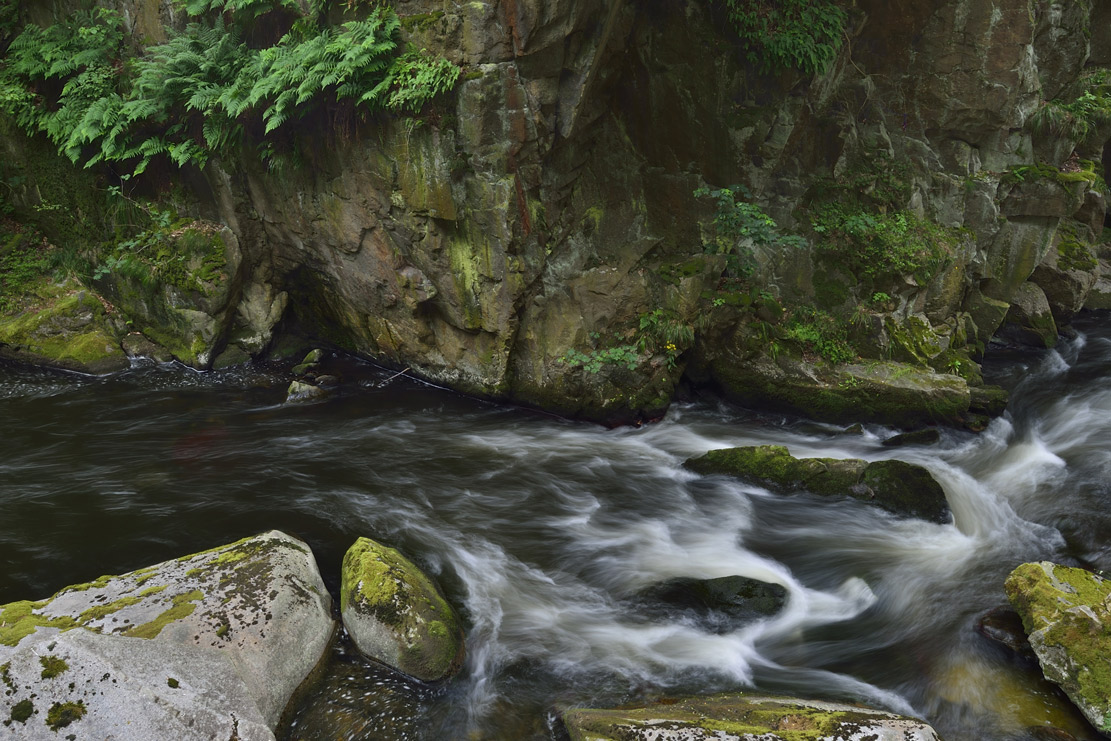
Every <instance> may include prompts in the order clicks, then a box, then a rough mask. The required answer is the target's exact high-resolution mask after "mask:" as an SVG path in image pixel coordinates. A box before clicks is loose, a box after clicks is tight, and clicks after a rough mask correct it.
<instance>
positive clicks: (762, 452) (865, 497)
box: [684, 445, 951, 523]
mask: <svg viewBox="0 0 1111 741" xmlns="http://www.w3.org/2000/svg"><path fill="white" fill-rule="evenodd" d="M684 465H685V466H686V467H687V468H689V469H691V470H692V471H695V472H696V473H700V474H703V475H711V474H723V475H727V476H737V477H740V478H744V479H750V480H756V481H760V482H761V483H764V484H770V485H771V486H772V487H773V488H775V489H778V490H780V491H793V490H798V489H804V490H806V491H809V492H811V493H814V494H819V495H822V496H840V495H845V496H851V497H853V498H854V499H859V500H861V501H865V502H868V503H870V504H874V505H876V506H877V507H880V508H882V509H885V510H887V511H888V512H891V513H892V514H896V515H899V516H900V517H919V518H921V519H924V520H930V521H932V522H941V523H944V522H948V521H949V520H950V519H951V517H950V514H949V506H948V503H947V501H946V499H945V491H944V490H943V489H942V488H941V485H940V484H938V483H937V481H935V480H934V478H933V476H931V475H930V472H929V471H927V470H926V469H924V468H922V467H921V466H916V465H914V464H913V463H905V462H903V461H894V460H892V461H876V462H874V463H869V462H867V461H862V460H858V459H856V458H846V459H838V458H795V457H794V456H792V455H791V454H790V453H789V452H787V448H785V447H783V446H782V445H758V446H754V447H743V448H723V449H721V450H711V451H710V452H708V453H706V454H705V455H703V456H700V457H698V458H691V459H689V460H688V461H687V462H686V463H685V464H684Z"/></svg>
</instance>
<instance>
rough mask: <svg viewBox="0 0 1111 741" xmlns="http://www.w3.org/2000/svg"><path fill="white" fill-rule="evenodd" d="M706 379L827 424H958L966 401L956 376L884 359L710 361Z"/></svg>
mask: <svg viewBox="0 0 1111 741" xmlns="http://www.w3.org/2000/svg"><path fill="white" fill-rule="evenodd" d="M708 370H709V374H710V376H711V377H712V378H714V380H715V381H717V382H718V383H720V384H721V386H722V387H723V389H724V390H725V392H726V394H727V395H729V396H730V397H732V398H734V399H736V400H738V401H740V402H741V403H743V404H750V405H753V406H758V407H771V408H774V409H783V410H786V411H791V412H795V413H799V414H804V415H806V416H808V417H813V418H814V419H820V420H823V421H827V422H837V423H850V422H877V423H880V424H888V425H894V426H896V427H904V428H913V427H920V426H923V425H930V424H939V423H940V424H948V425H953V424H960V423H961V420H962V417H963V415H964V414H966V413H967V412H968V409H969V405H970V403H971V393H970V391H969V386H968V382H967V381H965V379H963V378H961V377H960V376H957V375H953V374H949V373H937V372H935V371H933V370H930V369H929V368H923V367H921V366H916V365H908V364H905V363H896V362H891V361H878V360H877V361H862V362H858V363H845V364H840V365H838V364H833V363H828V362H826V361H824V360H820V359H816V360H809V361H808V360H805V359H800V358H791V357H786V356H782V355H781V356H780V357H778V358H771V357H757V358H742V357H737V356H734V355H732V354H730V353H723V354H722V355H720V356H716V357H715V358H714V359H713V360H712V361H711V362H710V367H709V369H708Z"/></svg>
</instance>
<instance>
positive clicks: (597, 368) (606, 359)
mask: <svg viewBox="0 0 1111 741" xmlns="http://www.w3.org/2000/svg"><path fill="white" fill-rule="evenodd" d="M560 362H563V363H566V364H567V365H569V366H571V367H572V368H582V369H584V370H585V371H586V372H587V373H600V372H601V370H602V368H603V367H605V366H607V365H621V366H624V367H626V368H628V369H629V370H636V367H637V365H638V364H639V363H640V357H639V355H638V354H637V347H636V345H628V344H626V345H617V346H615V347H607V348H605V349H602V350H592V351H591V352H588V353H584V352H580V351H578V350H574V349H572V350H568V351H567V352H566V353H564V355H563V357H561V358H560Z"/></svg>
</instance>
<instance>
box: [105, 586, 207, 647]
mask: <svg viewBox="0 0 1111 741" xmlns="http://www.w3.org/2000/svg"><path fill="white" fill-rule="evenodd" d="M202 599H204V593H203V592H201V591H200V590H199V589H194V590H193V591H192V592H186V593H185V594H179V595H177V596H176V597H174V599H173V603H172V606H171V607H170V608H169V609H168V610H166V611H165V612H163V613H162V614H161V615H159V616H158V617H156V618H155V619H154V620H151V621H150V622H149V623H143V624H142V625H136V626H135V627H134V628H131V629H130V630H127V631H125V632H124V635H125V636H131V637H132V638H154V637H155V636H157V635H158V634H159V633H161V632H162V629H163V628H165V627H166V626H167V625H169V624H170V623H172V622H174V621H175V620H181V619H182V618H186V617H189V616H190V615H192V614H193V612H194V611H195V610H196V609H197V604H196V603H197V602H199V601H200V600H202Z"/></svg>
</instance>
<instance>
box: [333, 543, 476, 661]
mask: <svg viewBox="0 0 1111 741" xmlns="http://www.w3.org/2000/svg"><path fill="white" fill-rule="evenodd" d="M340 589H341V591H340V610H341V614H342V617H343V624H344V627H346V628H347V632H348V633H350V634H351V639H352V640H353V641H354V642H355V645H356V646H357V647H358V649H359V650H360V651H362V652H363V653H364V654H365V655H366V656H369V657H370V658H372V659H375V660H377V661H381V662H382V663H384V664H386V665H388V666H391V667H393V668H395V669H397V670H398V671H401V672H403V673H405V674H408V675H409V676H411V677H416V678H417V679H421V680H424V681H436V680H440V679H445V678H447V677H449V676H451V675H452V674H454V673H455V672H456V671H458V669H459V667H460V666H461V665H462V662H463V630H462V627H461V626H460V623H459V619H458V617H457V616H456V615H455V611H454V610H453V609H452V607H451V605H450V604H448V602H447V600H446V599H444V596H443V595H442V594H441V593H440V590H439V589H438V588H437V587H436V585H435V584H434V583H433V582H432V580H431V579H429V578H428V577H427V576H426V575H425V574H424V573H422V572H421V570H420V569H418V568H417V567H416V566H415V565H414V564H413V563H412V562H411V561H409V560H408V559H407V558H405V557H404V556H402V555H401V554H400V553H398V552H397V551H396V550H394V549H393V548H389V547H387V546H384V545H382V544H381V543H377V542H375V541H373V540H370V539H369V538H359V539H358V540H357V541H356V542H355V544H354V545H353V546H351V548H350V549H349V550H348V551H347V555H345V556H344V558H343V583H342V586H341V587H340Z"/></svg>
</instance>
